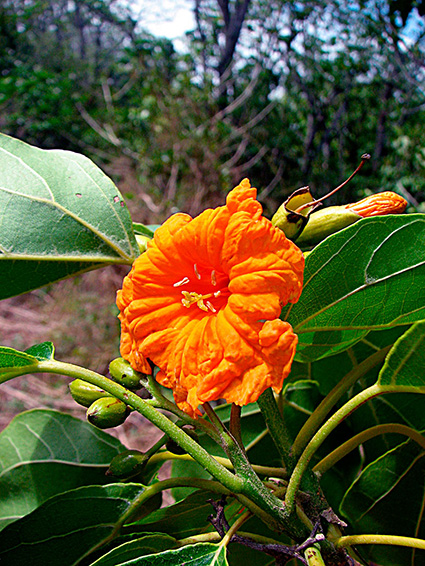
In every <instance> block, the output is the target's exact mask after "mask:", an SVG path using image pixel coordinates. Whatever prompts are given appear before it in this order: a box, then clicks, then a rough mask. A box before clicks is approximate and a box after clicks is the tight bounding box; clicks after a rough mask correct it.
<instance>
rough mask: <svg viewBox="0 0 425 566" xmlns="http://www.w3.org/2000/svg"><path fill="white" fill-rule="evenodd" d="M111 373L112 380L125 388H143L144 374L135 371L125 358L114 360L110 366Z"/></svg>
mask: <svg viewBox="0 0 425 566" xmlns="http://www.w3.org/2000/svg"><path fill="white" fill-rule="evenodd" d="M109 372H110V374H111V377H112V379H113V380H114V381H115V382H116V383H119V384H120V385H122V386H123V387H126V388H127V389H140V388H141V384H140V379H141V378H142V377H143V374H142V373H139V372H138V371H135V370H134V369H133V368H132V367H131V365H130V364H129V362H127V360H124V358H116V359H115V360H112V362H111V363H110V364H109Z"/></svg>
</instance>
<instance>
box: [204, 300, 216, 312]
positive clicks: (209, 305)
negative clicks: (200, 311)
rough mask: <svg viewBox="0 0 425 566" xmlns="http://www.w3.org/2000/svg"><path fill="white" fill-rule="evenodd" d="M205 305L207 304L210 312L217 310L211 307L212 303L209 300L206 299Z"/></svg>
mask: <svg viewBox="0 0 425 566" xmlns="http://www.w3.org/2000/svg"><path fill="white" fill-rule="evenodd" d="M206 305H207V307H208V308H209V309H210V311H211V312H217V311H216V310H215V308H214V307H213V305H212V304H211V303H210V302H209V301H207V303H206Z"/></svg>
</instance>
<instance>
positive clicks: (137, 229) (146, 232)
mask: <svg viewBox="0 0 425 566" xmlns="http://www.w3.org/2000/svg"><path fill="white" fill-rule="evenodd" d="M154 228H155V227H154ZM154 228H152V227H151V226H145V224H140V222H133V230H134V233H135V234H138V235H140V236H146V237H147V238H153V236H154V233H155V229H154Z"/></svg>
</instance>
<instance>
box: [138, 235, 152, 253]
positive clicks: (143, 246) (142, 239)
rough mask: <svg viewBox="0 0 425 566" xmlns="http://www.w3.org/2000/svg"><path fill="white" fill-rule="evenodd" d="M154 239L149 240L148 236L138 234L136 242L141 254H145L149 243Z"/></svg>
mask: <svg viewBox="0 0 425 566" xmlns="http://www.w3.org/2000/svg"><path fill="white" fill-rule="evenodd" d="M151 239H152V238H149V237H148V236H141V235H140V234H136V242H137V245H138V246H139V251H140V253H141V254H142V253H144V252H145V251H146V250H147V248H148V242H149V241H150V240H151Z"/></svg>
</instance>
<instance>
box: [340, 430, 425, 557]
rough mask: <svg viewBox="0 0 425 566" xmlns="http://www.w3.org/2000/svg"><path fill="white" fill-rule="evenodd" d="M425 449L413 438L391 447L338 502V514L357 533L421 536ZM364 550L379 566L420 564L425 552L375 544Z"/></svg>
mask: <svg viewBox="0 0 425 566" xmlns="http://www.w3.org/2000/svg"><path fill="white" fill-rule="evenodd" d="M424 456H425V452H424V451H423V449H422V448H421V447H420V446H418V445H417V444H416V443H414V442H413V441H410V440H409V441H407V442H404V443H403V444H401V445H399V446H398V447H396V448H394V449H392V450H390V451H389V452H387V453H386V454H384V455H382V456H381V457H379V458H378V459H377V460H375V461H374V462H372V463H371V464H369V465H368V466H366V468H365V469H364V470H363V471H362V473H361V474H360V475H359V476H358V478H357V479H356V480H355V481H354V483H353V484H352V486H351V487H350V488H349V489H348V491H347V493H346V494H345V497H344V499H343V501H342V504H341V513H342V514H343V515H344V516H345V517H346V518H347V519H348V520H349V524H350V528H352V529H353V530H354V531H355V532H356V533H359V534H361V533H372V534H390V535H404V536H410V537H417V538H424V537H425V524H424V522H423V509H424V506H425V485H424V477H425V457H424ZM366 550H367V552H368V554H369V555H370V557H371V558H372V559H373V561H374V562H375V561H376V562H377V563H379V564H382V566H400V565H401V564H411V565H412V566H419V565H421V566H423V565H424V564H425V553H424V552H423V551H416V552H415V551H414V550H413V549H409V548H402V547H392V548H391V551H388V548H385V547H381V546H379V545H376V546H375V547H373V548H368V549H365V551H366Z"/></svg>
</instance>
